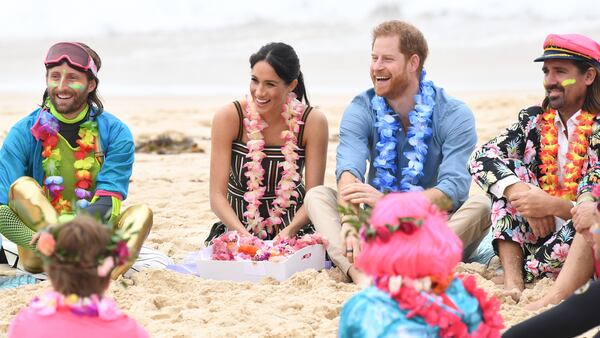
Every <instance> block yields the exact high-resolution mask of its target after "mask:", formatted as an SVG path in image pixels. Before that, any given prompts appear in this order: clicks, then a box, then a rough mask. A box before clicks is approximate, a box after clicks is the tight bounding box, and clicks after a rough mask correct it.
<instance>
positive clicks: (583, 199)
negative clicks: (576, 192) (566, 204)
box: [575, 195, 596, 205]
mask: <svg viewBox="0 0 600 338" xmlns="http://www.w3.org/2000/svg"><path fill="white" fill-rule="evenodd" d="M584 202H596V199H595V198H594V197H593V196H590V195H585V196H580V197H579V198H578V199H577V203H575V205H580V204H581V203H584Z"/></svg>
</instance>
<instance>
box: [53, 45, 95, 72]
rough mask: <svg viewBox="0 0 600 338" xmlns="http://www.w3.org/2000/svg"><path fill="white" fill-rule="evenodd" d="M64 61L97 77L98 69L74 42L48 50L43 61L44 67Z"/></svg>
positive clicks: (83, 49)
mask: <svg viewBox="0 0 600 338" xmlns="http://www.w3.org/2000/svg"><path fill="white" fill-rule="evenodd" d="M63 60H66V61H67V62H68V63H69V64H70V65H72V66H74V67H77V68H79V69H82V70H84V71H88V70H89V71H90V72H92V74H94V77H98V67H96V63H94V59H92V56H91V55H90V54H89V53H88V52H87V51H86V50H85V48H83V47H82V46H81V45H80V44H78V43H75V42H59V43H57V44H55V45H53V46H52V47H50V49H49V50H48V53H46V58H45V59H44V65H46V67H48V66H49V65H52V64H56V63H60V62H61V61H63Z"/></svg>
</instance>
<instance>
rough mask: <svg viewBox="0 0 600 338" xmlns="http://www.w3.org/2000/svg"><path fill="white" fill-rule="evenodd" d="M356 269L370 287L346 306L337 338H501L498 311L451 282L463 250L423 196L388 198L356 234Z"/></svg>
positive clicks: (461, 279) (456, 279) (456, 280)
mask: <svg viewBox="0 0 600 338" xmlns="http://www.w3.org/2000/svg"><path fill="white" fill-rule="evenodd" d="M360 235H361V244H362V248H363V249H362V251H361V252H360V254H359V255H358V257H357V259H356V266H357V267H358V268H359V269H361V271H364V273H365V274H367V275H368V276H369V277H371V278H372V280H373V286H371V287H368V288H367V289H364V290H363V291H361V292H359V293H358V294H356V295H354V297H352V298H351V299H350V300H349V301H347V302H346V304H344V307H343V309H342V313H341V315H340V324H339V336H340V337H342V338H345V337H499V336H500V329H502V328H503V326H504V325H503V322H502V318H501V317H500V315H499V314H498V311H499V307H500V304H499V302H498V301H497V300H496V299H495V298H494V297H493V296H492V297H491V298H488V297H487V296H486V294H485V292H484V291H483V290H482V289H479V288H477V286H476V284H475V279H474V277H473V276H467V277H465V276H455V275H454V268H455V267H456V265H457V264H458V263H459V262H460V260H461V256H462V244H461V241H460V239H459V238H458V237H457V235H455V234H454V232H453V231H452V230H450V228H449V227H448V225H447V216H446V214H445V213H443V212H441V211H440V210H439V208H438V207H436V206H434V205H432V204H431V202H430V201H429V199H428V198H427V197H425V195H424V194H423V193H417V192H411V193H391V194H389V195H386V196H384V197H383V198H382V199H380V200H379V202H378V203H377V204H376V205H375V208H374V209H373V211H372V214H371V218H370V221H369V224H364V225H363V227H362V228H361V230H360Z"/></svg>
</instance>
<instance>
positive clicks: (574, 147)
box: [539, 109, 594, 201]
mask: <svg viewBox="0 0 600 338" xmlns="http://www.w3.org/2000/svg"><path fill="white" fill-rule="evenodd" d="M555 117H556V110H554V109H548V110H547V111H545V112H544V114H543V115H542V120H543V121H544V122H543V126H542V130H541V152H540V160H541V161H542V164H540V165H539V169H540V170H541V172H542V174H543V176H542V177H541V178H540V184H541V187H542V189H543V190H544V191H546V192H547V193H548V194H550V195H552V196H557V197H562V198H564V199H568V200H571V201H574V200H575V199H576V198H577V186H578V180H579V179H580V178H581V169H582V167H583V163H584V161H585V159H586V157H587V149H588V145H589V141H588V138H589V136H590V135H591V133H592V124H593V123H594V115H592V114H590V113H588V112H586V111H582V112H581V114H580V115H579V116H577V121H578V125H577V127H576V128H575V131H574V132H573V136H572V140H571V141H569V149H568V152H567V159H569V161H567V163H565V165H564V168H563V172H564V182H563V184H562V187H559V182H558V176H557V172H558V165H557V160H556V157H557V155H558V130H557V128H556V125H555V124H554V119H555Z"/></svg>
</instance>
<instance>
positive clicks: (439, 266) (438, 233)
mask: <svg viewBox="0 0 600 338" xmlns="http://www.w3.org/2000/svg"><path fill="white" fill-rule="evenodd" d="M402 217H413V218H416V219H417V220H421V221H422V226H421V227H418V228H417V229H416V230H415V231H414V232H412V233H410V234H409V233H407V232H404V231H401V230H398V231H395V232H393V233H391V236H384V237H381V236H379V235H377V236H376V237H375V238H371V239H367V240H363V241H362V243H361V244H362V250H361V252H360V255H359V256H358V257H357V260H356V265H357V267H358V268H359V269H360V270H362V271H363V272H365V273H366V274H367V275H370V276H372V277H385V276H404V277H409V278H412V279H418V278H423V277H426V276H436V277H438V278H447V277H448V276H449V275H450V274H451V273H452V272H453V271H454V268H455V267H456V265H457V264H458V262H460V259H461V257H462V242H461V241H460V239H459V238H458V237H457V236H456V235H455V234H454V232H453V231H452V230H450V228H448V225H447V224H446V220H447V215H446V214H445V213H443V212H441V211H440V210H439V209H438V208H437V207H436V206H435V205H432V204H431V202H430V201H429V199H428V198H427V197H425V195H423V194H422V193H416V192H409V193H391V194H388V195H386V196H384V197H383V198H382V199H381V200H380V201H379V202H378V203H377V205H376V206H375V208H373V212H372V214H371V228H374V229H375V230H377V229H380V230H382V227H384V228H385V226H386V224H389V225H396V224H398V223H399V220H398V219H399V218H402ZM383 230H384V231H385V229H383ZM385 237H388V238H385Z"/></svg>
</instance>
